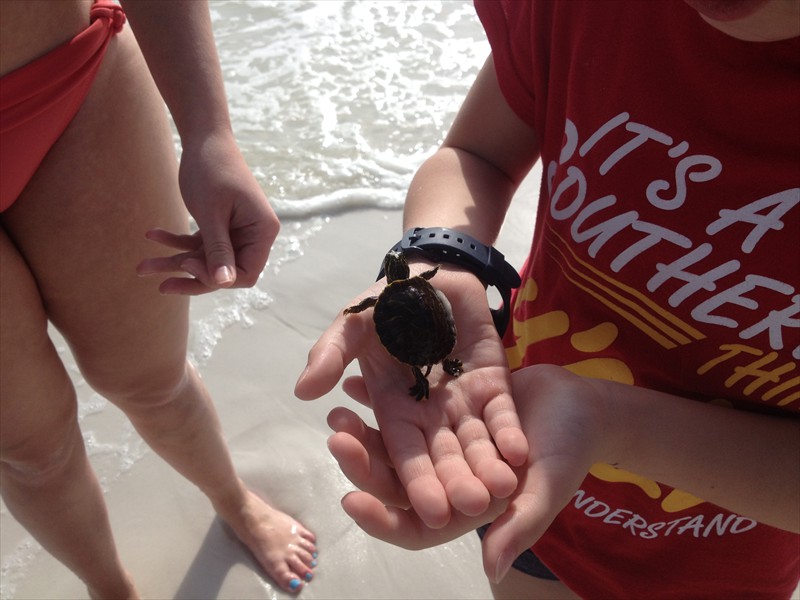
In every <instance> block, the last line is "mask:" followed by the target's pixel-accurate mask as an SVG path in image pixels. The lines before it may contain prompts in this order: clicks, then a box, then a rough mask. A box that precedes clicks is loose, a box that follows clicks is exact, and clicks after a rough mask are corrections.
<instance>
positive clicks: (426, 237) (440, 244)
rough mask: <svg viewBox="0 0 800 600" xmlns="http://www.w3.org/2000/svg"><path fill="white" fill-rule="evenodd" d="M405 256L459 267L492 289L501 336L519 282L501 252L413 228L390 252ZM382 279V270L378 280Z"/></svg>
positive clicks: (440, 231)
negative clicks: (496, 294) (497, 304)
mask: <svg viewBox="0 0 800 600" xmlns="http://www.w3.org/2000/svg"><path fill="white" fill-rule="evenodd" d="M392 251H394V252H400V253H402V254H405V255H406V256H420V257H422V258H425V259H427V260H430V261H432V262H437V263H450V264H454V265H458V266H459V267H462V268H464V269H466V270H467V271H469V272H470V273H472V274H473V275H475V276H476V277H477V278H478V279H480V280H481V281H482V282H483V284H484V285H486V286H493V287H495V288H497V291H498V292H500V297H501V298H502V299H503V306H502V307H500V308H497V309H491V311H492V319H494V325H495V327H496V328H497V332H498V333H499V334H500V335H501V336H502V335H503V333H505V330H506V327H508V321H509V318H510V316H511V290H512V289H514V288H518V287H519V286H520V284H521V283H522V281H521V280H520V277H519V273H517V270H516V269H515V268H514V267H512V266H511V265H510V264H509V263H508V261H506V258H505V256H503V254H502V252H500V251H498V250H496V249H495V248H493V247H491V246H487V245H486V244H483V243H481V242H479V241H478V240H476V239H475V238H474V237H472V236H469V235H467V234H465V233H461V232H460V231H455V230H454V229H447V228H446V227H427V228H423V227H415V228H413V229H409V230H408V231H406V232H405V234H404V235H403V239H401V240H400V241H399V242H398V243H397V244H395V246H394V247H393V248H392ZM383 276H384V272H383V268H381V271H380V273H379V274H378V279H381V278H382V277H383Z"/></svg>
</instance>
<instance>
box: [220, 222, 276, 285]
mask: <svg viewBox="0 0 800 600" xmlns="http://www.w3.org/2000/svg"><path fill="white" fill-rule="evenodd" d="M277 234H278V228H277V227H268V226H263V225H252V226H248V227H242V228H239V229H237V230H236V231H235V232H232V234H231V235H232V236H233V238H232V239H234V251H235V253H236V257H235V265H236V282H235V285H236V287H252V286H253V285H255V283H256V282H257V281H258V278H259V277H261V274H262V273H263V271H264V266H265V265H266V264H267V259H268V258H269V253H270V250H271V249H272V243H273V242H274V241H275V236H276V235H277Z"/></svg>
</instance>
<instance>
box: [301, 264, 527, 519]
mask: <svg viewBox="0 0 800 600" xmlns="http://www.w3.org/2000/svg"><path fill="white" fill-rule="evenodd" d="M427 267H428V265H424V264H417V265H414V266H412V269H414V271H415V272H419V271H421V270H423V269H424V268H427ZM431 283H432V284H433V285H434V286H435V287H437V288H439V289H441V290H442V291H443V292H444V293H445V294H446V295H447V297H448V299H449V300H450V303H451V305H452V308H453V315H454V318H455V322H456V327H457V330H458V339H457V342H456V347H455V349H454V351H453V353H452V356H453V357H454V358H458V359H459V360H461V361H462V363H463V366H464V373H463V375H461V376H460V377H458V378H452V377H451V376H449V375H447V374H445V373H444V372H443V370H442V367H441V366H440V365H437V366H435V367H434V369H433V371H432V372H431V374H430V376H429V377H428V379H429V381H430V398H429V399H427V400H422V401H419V402H417V401H415V399H414V398H413V397H412V396H410V395H409V388H410V387H411V385H412V384H413V383H414V378H413V376H412V373H411V369H410V368H409V366H408V365H404V364H401V363H399V362H398V361H397V360H395V359H394V358H393V357H392V356H391V355H389V353H388V352H387V351H386V349H385V348H383V346H382V345H381V343H380V341H379V339H378V337H377V334H376V333H375V327H374V323H373V321H372V312H371V311H365V312H363V313H359V314H354V315H347V316H345V315H342V314H340V315H339V316H338V317H337V318H336V319H335V320H334V322H333V324H332V325H331V326H330V327H329V328H328V330H327V331H326V332H325V333H324V334H323V335H322V337H321V338H320V339H319V341H318V342H317V343H316V344H315V346H314V347H313V348H312V349H311V352H310V353H309V363H308V367H307V368H306V370H305V371H304V372H303V374H302V375H301V377H300V379H299V381H298V384H297V388H296V393H297V396H298V397H299V398H302V399H313V398H317V397H320V396H321V395H323V394H325V393H327V392H328V391H330V390H331V389H332V388H333V386H334V385H336V383H337V382H338V381H339V379H340V378H341V376H342V374H343V372H344V368H345V366H347V364H349V363H350V362H351V361H352V360H354V359H357V360H358V362H359V366H360V368H361V373H362V376H363V377H362V378H359V379H354V380H351V381H350V382H349V383H348V390H347V391H348V393H349V394H350V395H352V396H354V397H356V398H358V399H360V400H362V401H365V402H366V401H367V399H370V404H371V406H372V408H373V410H374V413H375V418H376V421H377V424H378V427H379V429H380V431H381V435H382V438H383V443H384V445H385V448H386V453H387V455H388V460H389V461H390V462H391V464H392V465H393V466H394V468H395V469H396V473H397V476H398V478H399V481H400V482H401V484H402V486H403V488H404V490H405V492H406V494H407V499H408V501H409V502H410V505H411V506H412V507H413V508H414V510H415V511H416V513H417V514H418V515H419V517H420V518H421V519H422V521H423V522H424V523H425V524H426V525H427V526H429V527H432V528H438V527H443V526H444V525H446V524H447V523H448V522H449V520H450V517H451V507H452V508H454V509H456V510H457V511H458V512H459V513H463V514H464V515H480V514H483V513H484V512H485V511H486V510H487V509H488V508H489V506H490V503H491V502H492V498H505V497H507V496H509V495H510V494H511V493H512V492H513V491H514V489H515V488H516V486H517V478H516V476H515V475H514V472H513V470H512V469H511V467H510V466H509V464H511V465H514V466H519V465H521V464H523V463H524V462H525V460H526V458H527V450H528V448H527V442H526V440H525V437H524V435H523V434H522V431H521V429H520V424H519V419H518V417H517V414H516V411H515V409H514V405H513V402H512V399H511V394H510V389H511V379H510V374H509V371H508V365H507V363H506V359H505V353H504V350H503V347H502V344H501V342H500V339H499V337H498V335H497V332H496V331H495V329H494V324H493V322H492V319H491V315H490V312H489V308H488V302H487V300H486V294H485V291H484V289H483V286H482V284H481V283H480V282H479V281H478V280H477V279H476V278H475V277H474V276H473V275H471V274H468V273H465V272H463V271H459V270H456V269H449V268H447V267H443V268H442V269H440V271H439V273H438V274H437V275H436V276H435V277H434V279H433V280H432V281H431ZM382 286H383V283H381V284H376V285H375V286H373V287H372V288H370V290H368V291H367V293H366V294H364V295H363V296H369V295H376V294H377V293H379V292H380V290H381V289H382ZM363 296H362V297H363ZM506 461H507V462H506Z"/></svg>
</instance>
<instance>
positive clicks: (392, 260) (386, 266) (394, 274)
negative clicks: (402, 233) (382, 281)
mask: <svg viewBox="0 0 800 600" xmlns="http://www.w3.org/2000/svg"><path fill="white" fill-rule="evenodd" d="M383 270H384V272H385V273H386V282H387V283H392V282H393V281H397V280H398V279H408V275H409V270H408V262H406V257H405V256H403V255H402V254H400V253H399V252H395V251H394V250H390V251H389V252H388V253H387V254H386V258H384V259H383Z"/></svg>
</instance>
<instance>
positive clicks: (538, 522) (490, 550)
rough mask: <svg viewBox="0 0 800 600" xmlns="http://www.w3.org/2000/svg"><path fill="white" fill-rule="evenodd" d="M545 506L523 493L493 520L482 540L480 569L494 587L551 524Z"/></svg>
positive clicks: (534, 497) (551, 516)
mask: <svg viewBox="0 0 800 600" xmlns="http://www.w3.org/2000/svg"><path fill="white" fill-rule="evenodd" d="M546 504H547V503H546V502H545V501H543V500H542V499H537V498H536V495H535V494H532V493H523V494H521V495H520V496H518V497H517V498H515V499H514V500H513V501H512V502H511V504H510V505H509V506H508V508H507V509H506V511H505V512H504V513H503V514H502V515H500V516H499V517H497V518H496V519H495V520H494V522H493V523H492V525H491V527H489V529H488V530H487V532H486V535H485V536H484V538H483V543H482V546H483V569H484V572H485V573H486V576H487V577H488V578H489V580H490V581H492V582H494V583H497V582H499V581H501V580H502V579H503V578H504V577H505V576H506V574H507V573H508V571H509V569H510V568H511V565H512V564H513V562H514V560H515V559H516V558H517V557H518V556H519V555H520V554H522V553H523V552H524V551H525V550H527V549H528V548H530V547H531V546H533V544H535V543H536V541H538V539H539V538H540V537H541V536H542V535H543V534H544V532H545V531H546V530H547V528H548V527H549V526H550V524H551V523H552V522H553V519H554V518H555V516H556V514H557V512H556V513H553V514H548V511H547V510H546V508H545V507H546Z"/></svg>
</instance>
